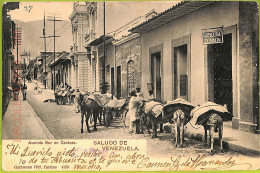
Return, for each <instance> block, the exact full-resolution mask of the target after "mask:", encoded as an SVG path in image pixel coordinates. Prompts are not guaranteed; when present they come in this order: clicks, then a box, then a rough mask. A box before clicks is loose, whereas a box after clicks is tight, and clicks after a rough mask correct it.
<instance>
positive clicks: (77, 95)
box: [75, 88, 81, 113]
mask: <svg viewBox="0 0 260 173" xmlns="http://www.w3.org/2000/svg"><path fill="white" fill-rule="evenodd" d="M80 97H81V92H80V91H79V88H76V92H75V107H76V113H78V112H80Z"/></svg>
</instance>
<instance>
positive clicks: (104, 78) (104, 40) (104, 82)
mask: <svg viewBox="0 0 260 173" xmlns="http://www.w3.org/2000/svg"><path fill="white" fill-rule="evenodd" d="M105 5H106V2H105V1H104V37H103V44H104V45H103V46H104V47H103V48H104V59H103V71H102V72H103V93H104V94H105V93H106V76H105V75H106V69H105V68H106V65H105V62H106V6H105Z"/></svg>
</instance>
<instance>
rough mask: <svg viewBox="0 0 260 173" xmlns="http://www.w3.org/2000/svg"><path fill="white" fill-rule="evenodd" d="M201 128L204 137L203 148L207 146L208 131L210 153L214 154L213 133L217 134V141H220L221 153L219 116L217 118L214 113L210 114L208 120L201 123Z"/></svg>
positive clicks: (221, 120)
mask: <svg viewBox="0 0 260 173" xmlns="http://www.w3.org/2000/svg"><path fill="white" fill-rule="evenodd" d="M202 126H203V127H204V132H205V137H204V142H205V146H207V131H209V141H210V143H209V145H210V153H211V154H214V152H215V150H214V135H215V133H217V132H218V136H219V141H220V149H221V152H222V153H223V152H224V150H223V144H222V143H223V141H222V136H223V119H222V118H221V116H219V115H218V114H216V113H212V112H210V116H209V119H208V120H207V121H205V122H204V123H202Z"/></svg>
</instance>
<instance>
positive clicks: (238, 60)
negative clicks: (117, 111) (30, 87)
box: [38, 1, 259, 133]
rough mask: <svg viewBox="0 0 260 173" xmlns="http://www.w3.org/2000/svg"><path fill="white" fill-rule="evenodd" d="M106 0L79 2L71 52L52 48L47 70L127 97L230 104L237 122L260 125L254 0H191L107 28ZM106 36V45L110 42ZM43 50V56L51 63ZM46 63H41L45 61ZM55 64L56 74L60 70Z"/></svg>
mask: <svg viewBox="0 0 260 173" xmlns="http://www.w3.org/2000/svg"><path fill="white" fill-rule="evenodd" d="M104 5H105V3H104V2H86V3H85V4H79V3H74V6H73V12H72V14H71V16H70V20H71V25H72V34H73V45H72V46H71V51H70V52H59V53H57V54H56V55H55V61H54V60H53V54H51V53H50V54H48V55H47V59H46V63H47V66H48V67H47V68H48V70H47V72H48V74H45V75H44V77H43V78H42V81H46V83H47V85H48V87H49V88H55V86H57V85H60V84H61V83H63V84H65V83H67V84H69V85H71V86H72V87H73V88H76V87H79V88H80V90H85V91H102V86H104V84H105V83H107V84H108V85H109V88H108V90H107V92H110V93H112V94H114V95H115V96H117V97H118V98H120V97H123V98H128V97H129V93H130V92H131V91H132V90H134V89H135V88H137V87H140V88H141V89H142V91H143V93H144V96H145V97H147V96H148V90H150V89H152V90H153V91H154V95H155V97H157V98H160V99H162V100H166V101H167V100H173V99H175V98H178V97H180V98H183V99H186V100H189V101H191V102H193V103H194V104H203V103H204V102H205V101H208V100H209V101H214V102H216V103H218V104H222V105H223V104H227V107H228V110H229V111H230V112H232V114H233V116H234V117H233V118H232V127H233V128H235V129H240V130H244V131H249V132H253V133H256V132H259V67H258V65H259V18H258V6H257V4H256V3H254V2H221V1H216V2H213V1H210V2H208V1H185V2H182V3H179V4H177V5H175V6H173V7H172V8H170V9H168V10H166V11H164V12H162V13H160V14H158V13H157V12H156V11H154V10H152V11H150V12H149V13H147V14H146V15H144V16H140V17H138V18H136V19H134V20H132V21H129V23H127V24H126V25H124V26H122V27H120V28H119V29H117V30H116V31H114V32H112V33H110V34H104V30H105V27H104V24H105V20H104V10H103V9H104ZM104 44H105V45H104ZM44 56H45V55H44V53H42V54H41V56H40V57H39V59H38V60H39V61H40V62H41V63H40V64H41V65H40V66H42V67H43V64H44V63H45V61H44V60H45V58H44ZM40 66H39V67H40ZM54 68H55V77H54V73H53V70H54ZM54 78H55V81H54Z"/></svg>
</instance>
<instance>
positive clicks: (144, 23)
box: [129, 1, 189, 32]
mask: <svg viewBox="0 0 260 173" xmlns="http://www.w3.org/2000/svg"><path fill="white" fill-rule="evenodd" d="M188 2H189V1H183V2H180V3H178V4H176V5H174V6H172V7H171V8H169V9H167V10H165V11H163V12H161V13H160V14H158V15H157V16H154V17H153V18H151V19H149V20H147V21H145V22H143V23H141V24H139V25H137V26H136V27H134V28H132V29H130V30H129V31H130V32H132V31H133V30H135V29H137V28H139V27H141V26H143V25H146V24H148V23H150V22H151V21H153V20H155V19H157V18H159V17H161V16H162V15H164V14H166V13H168V12H170V11H172V10H175V9H176V8H178V7H180V6H182V5H184V4H186V3H188Z"/></svg>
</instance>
